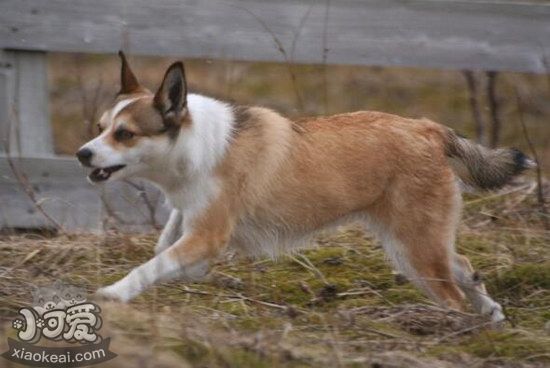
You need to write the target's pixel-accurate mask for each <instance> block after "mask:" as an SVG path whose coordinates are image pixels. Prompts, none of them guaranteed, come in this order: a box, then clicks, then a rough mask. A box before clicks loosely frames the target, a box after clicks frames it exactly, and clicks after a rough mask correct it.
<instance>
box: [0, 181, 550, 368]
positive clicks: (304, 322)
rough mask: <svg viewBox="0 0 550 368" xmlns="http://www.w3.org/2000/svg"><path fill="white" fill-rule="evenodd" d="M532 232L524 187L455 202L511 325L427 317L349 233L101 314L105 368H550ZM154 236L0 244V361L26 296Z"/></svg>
mask: <svg viewBox="0 0 550 368" xmlns="http://www.w3.org/2000/svg"><path fill="white" fill-rule="evenodd" d="M547 189H548V188H547ZM541 219H542V215H541V214H540V212H539V209H538V205H537V203H536V199H535V185H534V184H533V183H531V182H529V181H524V182H520V183H517V184H516V185H515V186H512V187H508V188H505V189H504V190H503V191H502V192H499V193H492V194H485V195H484V196H471V195H470V196H467V197H466V198H465V213H464V220H463V221H462V224H461V227H460V231H459V236H458V240H457V248H458V249H459V251H460V252H461V253H463V254H465V255H467V256H468V257H469V258H470V259H471V260H472V263H473V264H474V266H475V267H476V268H477V269H478V270H479V271H480V272H481V274H482V275H483V278H484V280H485V282H486V284H487V286H488V290H489V292H490V294H491V295H492V296H493V297H494V298H495V299H496V300H497V301H499V302H500V303H502V304H503V306H504V308H505V312H506V314H507V316H508V318H509V320H508V321H507V322H506V323H505V325H504V326H500V327H499V328H495V327H493V326H491V325H490V324H488V323H487V320H485V319H483V318H480V317H479V316H476V315H473V314H471V313H459V312H453V311H447V310H443V309H441V308H439V307H437V306H435V305H433V304H431V303H430V302H429V301H428V300H427V299H426V298H425V297H424V296H423V295H422V294H421V293H420V292H419V291H418V290H417V289H415V288H414V287H413V286H412V285H411V284H410V283H408V282H407V281H406V280H405V279H404V278H403V277H402V276H400V275H398V274H396V273H394V272H392V269H391V268H390V267H389V266H388V263H387V262H386V260H385V258H384V255H383V252H382V250H381V248H380V247H379V245H378V244H377V242H376V241H375V240H373V239H372V238H371V237H370V236H369V235H368V234H365V233H363V232H361V231H359V230H358V229H356V228H355V227H353V226H350V227H345V228H342V229H340V231H339V232H338V233H336V234H331V235H324V236H321V237H319V239H318V240H317V242H316V244H312V245H313V247H312V248H311V249H308V250H305V251H302V252H300V253H296V254H293V255H289V256H285V257H281V258H280V259H278V260H269V259H256V260H251V259H241V258H239V257H235V256H234V255H232V254H228V255H227V257H225V259H222V260H220V261H219V262H218V263H217V264H216V265H215V266H214V268H213V270H212V272H211V273H210V276H209V278H208V279H207V280H206V281H205V282H204V283H183V282H171V283H166V284H162V285H159V286H156V287H154V288H152V289H150V290H148V291H147V292H146V293H144V294H143V295H141V296H139V297H138V298H137V299H136V300H134V301H132V302H131V303H129V304H119V303H112V302H99V303H100V305H101V308H102V316H103V319H104V326H103V327H102V329H101V334H102V336H104V337H111V339H112V344H111V345H112V349H111V350H112V351H114V352H115V353H117V354H118V357H117V358H115V359H114V360H112V361H110V362H109V363H107V364H105V365H104V366H106V367H136V366H139V367H174V366H184V367H185V366H198V367H317V366H330V367H339V366H340V367H364V366H367V367H410V368H415V367H464V366H470V367H545V366H548V365H549V364H550V309H549V305H550V260H549V258H548V244H550V232H549V231H548V230H545V229H544V227H543V224H542V221H541ZM157 236H158V234H143V235H127V234H126V235H125V234H117V233H107V234H103V235H89V234H81V235H75V234H50V235H47V234H28V233H27V234H14V233H12V234H9V233H8V234H4V235H2V236H1V237H0V331H1V332H0V350H1V351H5V350H6V336H11V337H14V336H15V330H14V329H12V327H11V322H12V320H13V318H14V317H15V316H16V314H17V309H18V308H19V307H22V306H27V305H29V304H30V303H31V300H32V298H31V294H30V291H31V287H32V285H47V284H50V283H52V282H53V281H54V280H57V279H62V280H64V281H66V282H71V283H74V284H78V285H84V286H85V287H86V288H87V289H88V291H89V292H90V293H92V292H93V291H94V290H96V289H97V288H98V287H99V286H101V285H105V284H108V283H111V282H113V281H115V280H117V279H119V278H121V277H122V276H123V275H125V274H126V273H127V272H128V271H129V270H131V269H132V268H133V267H135V266H137V265H139V264H140V263H142V262H144V261H145V260H147V259H148V258H150V257H151V256H152V255H153V247H154V244H155V241H156V238H157ZM6 363H8V362H7V361H2V364H0V365H1V366H7V367H10V365H6Z"/></svg>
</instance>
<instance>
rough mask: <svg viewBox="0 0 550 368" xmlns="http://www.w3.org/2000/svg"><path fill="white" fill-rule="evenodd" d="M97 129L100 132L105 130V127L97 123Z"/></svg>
mask: <svg viewBox="0 0 550 368" xmlns="http://www.w3.org/2000/svg"><path fill="white" fill-rule="evenodd" d="M97 130H98V131H99V134H101V133H102V132H103V128H102V127H101V125H99V124H97Z"/></svg>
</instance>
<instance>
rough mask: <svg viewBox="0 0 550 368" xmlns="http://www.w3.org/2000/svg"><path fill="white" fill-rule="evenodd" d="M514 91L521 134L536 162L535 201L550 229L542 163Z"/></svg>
mask: <svg viewBox="0 0 550 368" xmlns="http://www.w3.org/2000/svg"><path fill="white" fill-rule="evenodd" d="M514 91H515V93H516V103H517V107H518V115H519V122H520V124H521V129H522V130H523V136H524V137H525V140H526V141H527V146H529V151H531V154H532V155H533V160H535V163H536V164H537V167H536V168H535V172H536V175H537V201H538V204H539V207H540V212H541V213H542V215H543V216H542V221H543V224H544V228H545V229H546V230H550V223H549V222H548V211H547V209H546V201H545V197H544V188H543V186H542V168H541V166H542V165H541V162H540V159H539V155H538V154H537V150H536V149H535V145H534V144H533V141H531V138H530V137H529V133H528V132H527V126H526V125H525V120H524V119H523V103H522V101H521V97H520V95H519V92H518V90H517V89H514Z"/></svg>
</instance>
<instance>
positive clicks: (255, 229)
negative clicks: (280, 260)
mask: <svg viewBox="0 0 550 368" xmlns="http://www.w3.org/2000/svg"><path fill="white" fill-rule="evenodd" d="M369 219H370V216H369V214H368V213H367V212H366V211H361V212H356V213H350V214H347V215H344V216H341V217H339V218H336V219H334V220H333V221H331V222H329V223H326V224H324V225H322V226H319V227H315V228H300V227H295V226H294V227H293V226H288V225H287V226H285V225H283V224H282V223H274V222H267V221H266V222H264V221H259V220H257V219H252V218H245V219H242V220H241V221H240V222H239V223H238V225H237V226H236V228H235V230H234V232H233V234H232V236H231V240H230V242H229V247H230V248H231V249H233V250H236V251H237V252H238V253H239V254H241V255H246V256H256V257H261V256H264V257H265V256H268V257H273V258H275V257H277V256H278V255H280V254H283V253H288V252H291V251H293V250H296V249H299V248H304V247H308V246H312V245H315V236H316V235H318V234H319V233H320V232H327V231H331V232H332V231H336V230H337V229H338V228H339V227H340V226H342V225H348V224H350V223H354V224H358V225H360V226H361V227H362V228H363V229H365V230H367V229H371V226H372V224H371V223H370V220H369Z"/></svg>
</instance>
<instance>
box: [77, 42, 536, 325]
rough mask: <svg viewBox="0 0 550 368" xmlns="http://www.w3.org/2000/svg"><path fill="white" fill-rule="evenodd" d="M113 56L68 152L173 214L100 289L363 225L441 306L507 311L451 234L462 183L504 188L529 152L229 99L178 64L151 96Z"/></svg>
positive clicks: (408, 122)
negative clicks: (150, 244)
mask: <svg viewBox="0 0 550 368" xmlns="http://www.w3.org/2000/svg"><path fill="white" fill-rule="evenodd" d="M119 56H120V58H121V89H120V91H119V93H118V95H117V97H116V99H115V101H114V102H113V104H112V106H111V107H110V108H108V109H107V110H106V111H105V112H104V113H103V115H102V117H101V118H100V120H99V124H98V126H99V129H100V134H99V135H98V136H97V137H96V138H94V139H92V140H91V141H89V142H88V143H86V144H84V145H83V146H82V147H81V148H80V149H79V150H78V152H77V154H76V156H77V158H78V160H79V161H80V163H81V164H82V165H84V166H86V167H89V168H90V169H91V172H90V174H89V175H88V179H89V181H91V182H92V183H106V182H109V181H113V180H119V179H123V178H129V177H140V178H144V179H146V180H148V181H150V182H152V183H154V184H155V185H156V186H158V187H159V188H161V190H162V191H163V192H164V194H165V196H166V198H167V200H168V201H169V203H170V204H171V206H172V207H173V210H172V211H171V214H170V216H169V219H168V222H167V224H166V226H165V228H164V230H163V231H162V234H161V235H160V238H159V240H158V243H157V245H156V247H155V254H156V255H155V257H154V258H152V259H151V260H149V261H148V262H146V263H144V264H142V265H140V266H139V267H137V268H135V269H133V270H132V271H131V272H130V273H129V274H128V275H127V276H126V277H124V278H123V279H121V280H119V281H117V282H115V283H114V284H112V285H109V286H106V287H103V288H100V289H99V290H98V291H97V294H98V295H99V296H102V297H105V298H109V299H114V300H118V301H122V302H127V301H129V300H131V299H132V298H134V297H135V296H137V295H138V294H140V293H142V292H143V291H144V290H145V289H146V288H147V287H149V286H151V285H153V284H155V283H157V282H159V281H165V280H170V279H173V278H176V277H179V278H183V279H187V280H198V279H200V278H201V277H202V276H204V275H205V274H206V273H207V272H208V265H209V263H211V262H212V261H213V260H215V259H216V258H217V257H218V256H219V255H221V254H222V253H223V252H224V251H225V250H226V249H227V248H232V249H236V250H237V251H238V252H240V253H242V254H245V255H270V256H276V255H277V254H280V253H283V252H288V251H292V250H294V249H297V248H299V247H301V246H304V245H307V244H308V243H311V239H312V237H313V236H314V235H315V234H316V233H318V232H319V231H320V230H323V229H327V228H330V227H332V226H335V225H340V224H342V223H346V222H358V223H359V224H362V225H364V226H365V228H367V229H368V230H370V231H371V232H373V233H374V234H375V235H376V236H377V237H378V238H379V239H380V241H381V243H382V245H383V248H384V250H385V252H386V254H387V256H388V258H389V259H390V260H391V262H392V263H393V265H394V266H395V267H396V268H397V270H398V271H399V272H401V273H402V274H404V275H405V276H406V277H407V278H408V279H409V280H410V281H411V282H413V283H414V284H415V285H416V286H418V287H419V288H420V289H422V290H423V291H424V292H425V293H426V294H427V295H428V296H429V297H430V298H432V299H433V300H434V301H436V302H437V303H439V304H441V305H442V306H445V307H447V308H452V309H457V310H461V309H462V308H463V302H464V299H465V298H467V299H469V300H470V302H471V303H472V305H473V307H474V308H475V310H476V311H477V312H478V313H480V314H483V315H487V316H489V317H490V318H491V319H492V320H493V321H495V322H498V321H501V320H503V319H505V316H504V314H503V312H502V308H501V306H500V305H499V304H498V303H497V302H495V301H494V300H493V299H492V298H491V297H490V296H489V295H488V294H487V291H486V289H485V286H484V285H483V283H482V282H481V280H480V277H479V274H478V273H477V272H475V271H474V270H473V268H472V266H471V265H470V262H469V261H468V259H467V258H466V257H464V256H462V255H459V254H457V253H455V250H454V240H455V232H456V228H457V224H458V222H459V217H460V212H461V203H462V199H461V185H465V186H469V187H473V188H477V189H481V190H491V189H498V188H500V187H502V186H504V185H505V184H507V183H508V182H509V181H510V180H511V179H512V178H513V177H515V176H517V175H519V174H520V173H522V172H523V171H524V170H526V169H528V168H531V167H533V166H534V163H533V161H531V160H530V159H529V158H527V157H526V156H525V155H524V154H523V153H521V152H520V151H518V150H516V149H506V148H500V149H488V148H485V147H482V146H480V145H477V144H475V143H473V142H471V141H469V140H467V139H466V138H464V137H461V136H459V135H458V134H456V133H455V132H454V131H453V130H451V129H449V128H447V127H445V126H443V125H440V124H437V123H435V122H432V121H430V120H427V119H408V118H404V117H400V116H395V115H390V114H386V113H381V112H370V111H360V112H353V113H345V114H339V115H334V116H329V117H314V118H310V119H301V120H298V121H291V120H289V119H287V118H285V117H284V116H282V115H280V114H278V113H276V112H274V111H272V110H270V109H267V108H263V107H255V106H233V105H230V104H228V103H225V102H221V101H218V100H215V99H212V98H209V97H205V96H202V95H198V94H190V93H188V90H187V83H186V78H185V72H184V66H183V63H181V62H176V63H174V64H172V65H171V66H170V67H169V68H168V69H167V71H166V72H165V75H164V78H163V81H162V83H161V85H160V87H159V88H158V90H157V91H156V93H152V92H150V91H149V90H147V89H146V88H144V87H143V86H142V85H141V84H140V83H139V82H138V79H137V78H136V76H135V75H134V73H133V71H132V70H131V68H130V65H129V64H128V61H127V59H126V57H125V55H124V54H123V53H122V52H120V53H119Z"/></svg>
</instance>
